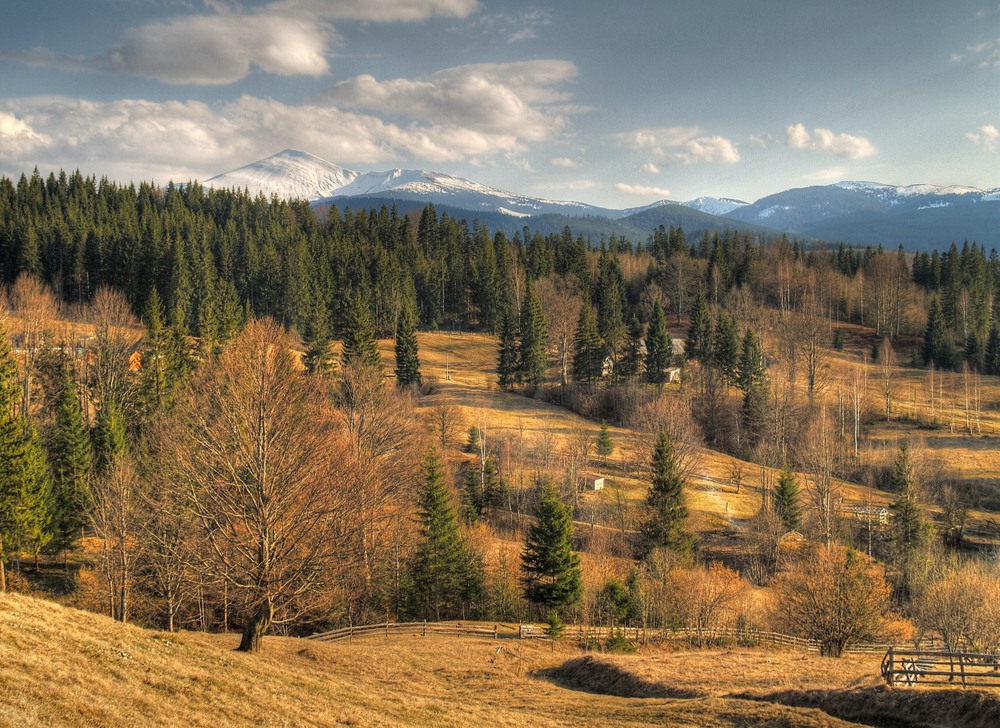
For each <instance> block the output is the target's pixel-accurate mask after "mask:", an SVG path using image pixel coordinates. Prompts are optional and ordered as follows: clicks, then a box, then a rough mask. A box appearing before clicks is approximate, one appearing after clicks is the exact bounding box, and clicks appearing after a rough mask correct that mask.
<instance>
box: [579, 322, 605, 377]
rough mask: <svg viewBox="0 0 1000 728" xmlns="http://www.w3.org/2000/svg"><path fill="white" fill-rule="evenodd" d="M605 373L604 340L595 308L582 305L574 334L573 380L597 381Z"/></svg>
mask: <svg viewBox="0 0 1000 728" xmlns="http://www.w3.org/2000/svg"><path fill="white" fill-rule="evenodd" d="M603 374H604V342H603V341H601V335H600V334H599V333H598V331H597V322H596V321H595V319H594V310H593V309H592V308H591V307H590V304H588V303H584V304H583V305H582V306H581V307H580V316H579V318H578V319H577V324H576V333H575V334H574V335H573V380H574V381H577V382H580V383H589V382H596V381H598V380H600V379H601V377H602V375H603Z"/></svg>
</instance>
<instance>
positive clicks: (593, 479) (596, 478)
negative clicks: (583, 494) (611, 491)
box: [580, 473, 604, 490]
mask: <svg viewBox="0 0 1000 728" xmlns="http://www.w3.org/2000/svg"><path fill="white" fill-rule="evenodd" d="M580 489H581V490H604V476H603V475H598V474H597V473H581V474H580Z"/></svg>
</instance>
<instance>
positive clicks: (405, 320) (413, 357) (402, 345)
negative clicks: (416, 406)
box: [396, 306, 421, 387]
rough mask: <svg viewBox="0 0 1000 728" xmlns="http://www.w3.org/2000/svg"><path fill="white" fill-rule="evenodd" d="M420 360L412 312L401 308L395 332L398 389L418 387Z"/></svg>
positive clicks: (404, 307) (407, 307) (407, 308)
mask: <svg viewBox="0 0 1000 728" xmlns="http://www.w3.org/2000/svg"><path fill="white" fill-rule="evenodd" d="M420 382H421V379H420V358H419V357H418V355H417V330H416V326H415V324H414V322H413V312H412V311H411V310H410V307H409V306H403V310H402V311H401V312H400V315H399V328H398V329H397V330H396V384H397V385H398V386H400V387H410V386H417V387H419V386H420Z"/></svg>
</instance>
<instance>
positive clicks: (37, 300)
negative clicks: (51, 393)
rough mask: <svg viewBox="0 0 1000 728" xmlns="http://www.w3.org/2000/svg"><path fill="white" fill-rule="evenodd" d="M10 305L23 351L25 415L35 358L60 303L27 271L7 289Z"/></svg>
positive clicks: (22, 385)
mask: <svg viewBox="0 0 1000 728" xmlns="http://www.w3.org/2000/svg"><path fill="white" fill-rule="evenodd" d="M10 305H11V309H12V311H13V314H14V316H15V317H17V318H18V319H19V320H20V324H19V326H18V327H17V328H16V329H15V330H16V331H17V332H18V334H19V336H20V340H21V347H22V350H23V351H24V367H23V368H22V370H21V411H22V412H23V413H24V414H25V416H27V415H28V413H29V411H30V408H31V378H32V375H33V374H34V371H35V359H36V357H37V356H38V352H39V350H40V349H41V347H42V344H44V342H45V336H46V332H47V330H48V327H49V326H50V325H51V323H52V320H53V319H54V318H55V317H56V314H57V313H58V310H59V306H58V304H57V303H56V299H55V296H54V295H53V294H52V291H51V290H50V289H49V287H48V286H47V285H45V283H43V282H42V281H41V280H39V279H38V278H36V277H35V276H33V275H31V274H30V273H21V275H19V276H18V277H17V280H16V281H14V285H13V286H12V287H11V290H10Z"/></svg>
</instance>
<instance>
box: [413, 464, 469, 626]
mask: <svg viewBox="0 0 1000 728" xmlns="http://www.w3.org/2000/svg"><path fill="white" fill-rule="evenodd" d="M419 505H420V513H419V515H418V517H419V519H420V543H419V544H417V550H416V553H415V554H414V557H413V564H412V567H411V572H412V581H413V587H412V593H411V599H412V602H413V606H414V609H413V611H414V614H415V615H417V616H423V617H425V618H434V619H439V620H440V619H447V618H454V617H464V616H465V611H464V609H463V607H464V606H465V605H466V604H468V603H470V602H474V601H475V600H476V599H477V598H478V597H479V595H480V594H481V593H482V589H483V568H482V564H481V562H480V560H479V559H478V557H476V555H475V554H474V553H473V552H472V551H471V550H470V549H469V548H468V547H467V546H466V544H465V542H464V541H463V539H462V535H461V532H460V531H459V526H458V517H457V515H456V514H455V509H454V507H453V506H452V502H451V496H450V494H449V492H448V487H447V485H446V484H445V479H444V470H443V468H442V466H441V459H440V457H438V455H437V453H436V452H433V451H431V452H429V453H428V454H427V456H426V458H425V459H424V482H423V485H422V487H421V492H420V498H419Z"/></svg>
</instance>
